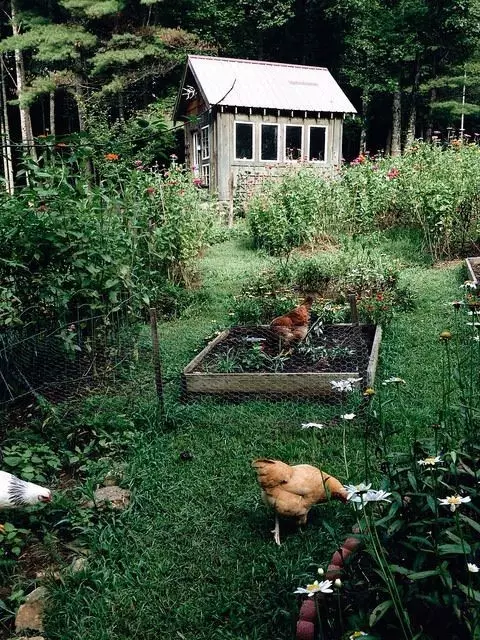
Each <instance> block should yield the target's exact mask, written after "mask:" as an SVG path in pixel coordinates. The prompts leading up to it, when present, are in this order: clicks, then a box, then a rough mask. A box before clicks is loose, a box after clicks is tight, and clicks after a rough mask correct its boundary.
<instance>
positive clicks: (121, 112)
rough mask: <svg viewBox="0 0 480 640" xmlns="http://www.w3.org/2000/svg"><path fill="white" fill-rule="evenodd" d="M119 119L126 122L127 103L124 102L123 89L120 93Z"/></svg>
mask: <svg viewBox="0 0 480 640" xmlns="http://www.w3.org/2000/svg"><path fill="white" fill-rule="evenodd" d="M118 119H119V120H120V122H125V105H124V103H123V93H122V92H121V91H120V93H119V94H118Z"/></svg>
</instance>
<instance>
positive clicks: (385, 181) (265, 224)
mask: <svg viewBox="0 0 480 640" xmlns="http://www.w3.org/2000/svg"><path fill="white" fill-rule="evenodd" d="M479 182H480V150H479V147H478V146H477V145H475V144H466V143H464V142H462V141H460V140H453V141H452V143H451V144H450V145H448V146H441V145H435V144H434V145H430V144H425V143H419V142H417V143H415V145H414V146H412V148H411V149H409V150H408V152H407V153H405V155H404V156H402V157H396V158H391V157H388V158H384V157H380V156H379V157H374V158H370V157H369V156H368V155H361V156H359V157H358V158H357V159H356V160H354V161H353V162H352V163H351V164H350V166H346V167H344V168H343V169H342V171H341V174H340V176H339V177H337V178H336V179H334V180H325V179H322V178H321V177H320V176H319V175H318V174H315V173H312V172H305V173H304V172H302V171H300V172H298V174H294V175H293V178H292V177H291V176H288V177H287V178H285V180H284V181H282V180H277V181H276V182H275V183H267V185H265V188H264V189H262V190H260V191H258V192H257V193H255V194H254V195H253V197H252V198H251V200H250V202H249V203H248V208H247V210H248V221H249V226H250V231H251V234H252V238H253V240H254V242H255V244H256V246H258V247H261V248H264V249H266V250H267V251H268V252H269V253H272V254H288V253H289V252H290V251H291V250H292V249H293V248H294V247H298V246H300V245H301V244H303V243H305V242H312V241H313V240H314V239H315V237H318V236H320V235H321V234H324V233H330V234H335V233H337V234H338V233H339V232H341V231H350V232H351V233H370V232H372V231H373V230H375V229H386V228H392V227H403V228H412V229H419V230H420V231H421V233H422V235H423V241H424V245H425V248H426V249H427V251H428V252H429V253H430V254H431V256H432V257H433V258H435V259H439V258H441V257H453V256H455V255H458V254H462V253H464V252H465V251H467V250H468V249H469V247H470V246H471V245H472V244H475V243H477V242H478V238H479V236H480V205H479V202H480V194H479V189H478V184H479ZM282 185H283V186H282ZM320 211H321V212H322V213H321V214H320V213H319V212H320Z"/></svg>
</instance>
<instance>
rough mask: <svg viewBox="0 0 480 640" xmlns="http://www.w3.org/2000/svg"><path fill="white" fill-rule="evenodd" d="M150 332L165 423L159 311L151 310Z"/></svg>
mask: <svg viewBox="0 0 480 640" xmlns="http://www.w3.org/2000/svg"><path fill="white" fill-rule="evenodd" d="M150 330H151V333H152V359H153V370H154V372H155V388H156V390H157V399H158V407H159V410H160V419H161V421H162V423H163V422H165V404H164V399H163V379H162V365H161V360H160V343H159V340H158V321H157V310H156V309H153V308H150Z"/></svg>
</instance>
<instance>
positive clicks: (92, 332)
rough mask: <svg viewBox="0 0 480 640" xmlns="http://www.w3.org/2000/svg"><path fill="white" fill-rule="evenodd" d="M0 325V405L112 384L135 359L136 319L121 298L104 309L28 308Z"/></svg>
mask: <svg viewBox="0 0 480 640" xmlns="http://www.w3.org/2000/svg"><path fill="white" fill-rule="evenodd" d="M22 319H23V322H20V323H19V324H18V325H17V326H3V327H1V328H0V409H8V408H10V407H11V406H18V405H21V404H22V403H27V402H29V401H30V400H31V399H32V398H36V397H37V398H38V396H42V397H43V398H45V399H46V400H48V401H49V402H53V403H58V402H62V401H65V400H68V399H70V398H72V397H74V396H78V395H82V394H87V393H89V392H90V391H93V390H95V389H97V388H99V387H100V386H101V385H104V384H106V383H111V382H114V381H115V380H116V378H117V377H118V376H119V375H120V374H121V372H122V369H123V367H124V366H125V365H128V364H129V363H131V362H132V361H133V360H134V359H135V358H136V350H137V344H138V332H139V321H140V320H141V318H139V317H138V316H137V315H136V314H134V313H133V312H132V309H131V307H130V305H129V301H128V300H127V299H126V300H124V301H122V302H121V303H120V304H118V305H116V306H115V307H113V306H112V309H111V310H110V311H109V312H107V313H105V312H104V313H101V314H100V313H99V314H96V313H95V312H94V311H92V309H91V307H88V306H78V307H76V308H75V309H74V310H69V312H68V315H66V314H65V313H64V312H62V313H61V314H60V313H57V312H54V311H49V312H48V313H47V312H46V311H45V309H38V310H35V309H28V310H27V311H25V313H24V318H21V320H22Z"/></svg>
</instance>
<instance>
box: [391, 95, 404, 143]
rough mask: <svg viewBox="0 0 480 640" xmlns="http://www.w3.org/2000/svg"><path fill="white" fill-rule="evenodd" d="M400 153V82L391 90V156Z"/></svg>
mask: <svg viewBox="0 0 480 640" xmlns="http://www.w3.org/2000/svg"><path fill="white" fill-rule="evenodd" d="M401 153H402V92H401V90H400V83H398V84H397V86H396V87H395V90H394V92H393V107H392V151H391V155H392V156H399V155H400V154H401Z"/></svg>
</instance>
